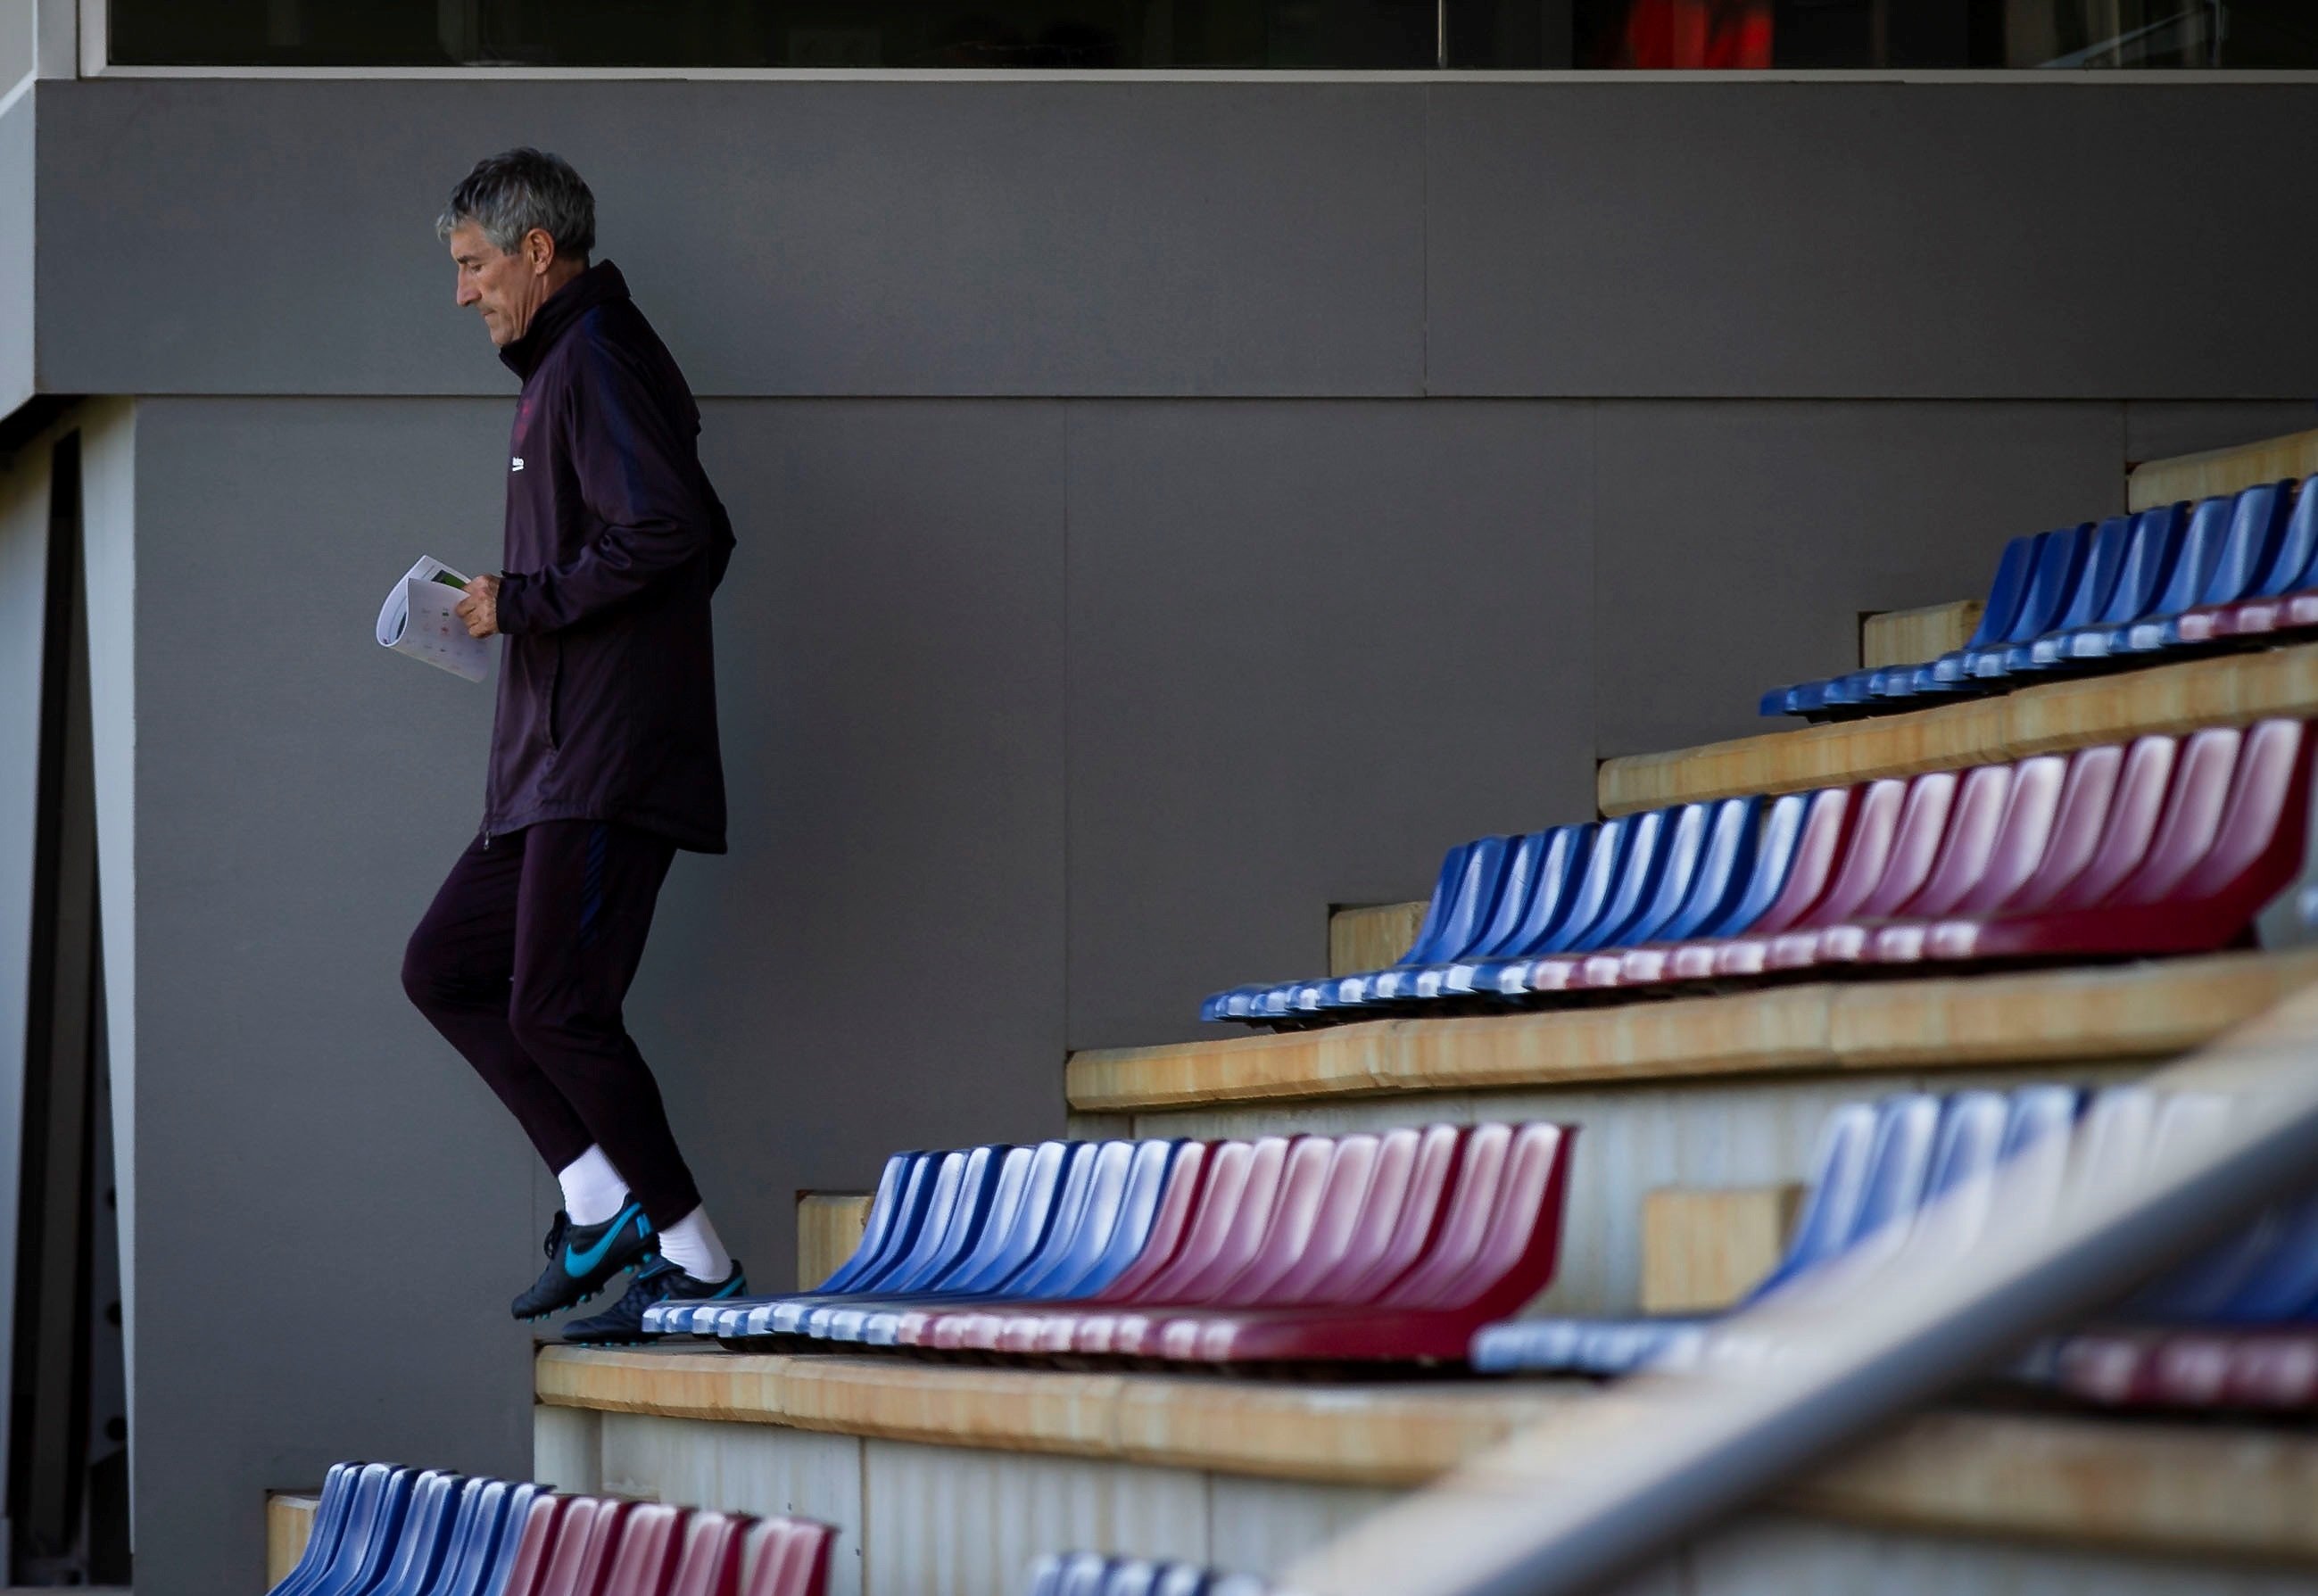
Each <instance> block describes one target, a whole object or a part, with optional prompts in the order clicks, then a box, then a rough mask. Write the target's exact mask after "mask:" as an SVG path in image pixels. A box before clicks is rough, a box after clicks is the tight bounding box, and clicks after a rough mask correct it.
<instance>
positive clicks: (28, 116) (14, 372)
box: [0, 21, 38, 417]
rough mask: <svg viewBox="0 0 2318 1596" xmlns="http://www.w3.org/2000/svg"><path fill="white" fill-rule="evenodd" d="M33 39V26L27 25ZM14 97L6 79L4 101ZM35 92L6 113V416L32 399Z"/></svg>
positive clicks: (0, 335)
mask: <svg viewBox="0 0 2318 1596" xmlns="http://www.w3.org/2000/svg"><path fill="white" fill-rule="evenodd" d="M25 26H26V31H27V33H28V34H29V32H30V30H31V23H30V22H29V21H27V22H26V24H25ZM9 92H10V88H9V79H8V78H7V77H6V76H0V98H4V97H5V96H6V95H7V94H8V93H9ZM34 94H35V91H33V90H31V89H30V88H27V89H26V90H24V92H23V93H22V94H18V95H17V96H16V100H15V103H13V104H12V105H10V106H8V107H7V109H5V110H4V111H0V417H5V416H6V415H7V414H8V413H9V412H10V411H12V410H13V409H14V408H16V407H17V406H18V405H21V404H22V403H23V402H24V401H25V400H26V399H30V398H31V397H32V392H33V387H34V380H33V371H32V332H33V327H32V319H33V316H32V271H33V265H32V263H33V251H32V214H33V212H32V205H33V198H32V196H33V175H34V172H35V170H36V167H37V166H38V157H37V148H36V140H35V139H34V122H33V112H34V104H33V98H34Z"/></svg>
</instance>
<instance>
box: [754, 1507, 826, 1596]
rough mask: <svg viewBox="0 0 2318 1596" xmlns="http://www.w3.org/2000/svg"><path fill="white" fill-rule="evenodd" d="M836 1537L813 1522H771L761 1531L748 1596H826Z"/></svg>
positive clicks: (794, 1520) (766, 1521)
mask: <svg viewBox="0 0 2318 1596" xmlns="http://www.w3.org/2000/svg"><path fill="white" fill-rule="evenodd" d="M835 1535H836V1532H835V1531H834V1530H832V1529H830V1527H829V1526H828V1525H826V1524H818V1523H815V1522H814V1521H813V1520H811V1519H767V1520H765V1521H764V1522H763V1523H761V1524H759V1526H758V1527H757V1532H756V1536H755V1540H756V1548H755V1558H756V1561H755V1565H754V1566H753V1567H751V1568H750V1572H749V1581H748V1585H747V1587H746V1591H745V1596H824V1593H825V1592H827V1591H828V1589H829V1548H830V1543H831V1540H832V1539H834V1538H835Z"/></svg>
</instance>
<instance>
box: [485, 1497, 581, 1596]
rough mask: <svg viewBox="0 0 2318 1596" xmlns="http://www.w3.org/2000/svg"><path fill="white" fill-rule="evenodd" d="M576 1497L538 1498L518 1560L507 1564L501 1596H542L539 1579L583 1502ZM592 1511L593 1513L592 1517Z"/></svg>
mask: <svg viewBox="0 0 2318 1596" xmlns="http://www.w3.org/2000/svg"><path fill="white" fill-rule="evenodd" d="M587 1500H589V1499H588V1498H585V1497H577V1496H535V1497H533V1498H532V1502H531V1511H530V1513H529V1514H528V1515H527V1516H526V1518H525V1519H524V1521H523V1538H522V1539H521V1540H519V1541H517V1543H516V1552H515V1561H514V1563H512V1564H511V1565H508V1579H507V1583H506V1584H505V1585H504V1586H503V1587H501V1589H500V1591H499V1596H540V1592H541V1591H542V1590H543V1588H544V1587H543V1586H542V1585H541V1584H540V1580H541V1578H542V1576H544V1574H546V1573H547V1565H548V1563H549V1561H550V1560H551V1559H553V1557H554V1556H555V1542H556V1538H557V1535H558V1534H559V1532H560V1531H561V1530H562V1527H563V1521H564V1519H565V1517H566V1515H567V1514H568V1513H569V1512H570V1511H571V1509H572V1508H573V1507H575V1506H577V1505H578V1504H579V1503H580V1502H583V1501H587ZM592 1512H593V1510H592V1509H591V1510H590V1513H591V1515H592Z"/></svg>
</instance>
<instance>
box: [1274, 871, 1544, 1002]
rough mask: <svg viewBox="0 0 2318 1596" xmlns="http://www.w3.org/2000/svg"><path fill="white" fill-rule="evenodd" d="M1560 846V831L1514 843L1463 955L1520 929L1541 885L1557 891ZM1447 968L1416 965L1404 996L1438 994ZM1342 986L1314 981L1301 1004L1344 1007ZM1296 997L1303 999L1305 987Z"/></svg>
mask: <svg viewBox="0 0 2318 1596" xmlns="http://www.w3.org/2000/svg"><path fill="white" fill-rule="evenodd" d="M1557 849H1558V851H1559V853H1562V854H1566V853H1567V852H1568V847H1567V844H1566V843H1565V842H1563V840H1562V837H1561V833H1560V831H1559V830H1550V831H1532V832H1530V833H1529V834H1528V835H1526V836H1524V837H1523V838H1521V839H1520V840H1519V841H1517V842H1516V843H1514V848H1513V853H1512V854H1511V856H1509V857H1508V858H1507V860H1506V862H1505V882H1504V884H1503V886H1502V887H1501V888H1500V889H1499V891H1498V892H1497V903H1496V910H1495V911H1494V912H1493V913H1491V915H1490V916H1489V921H1488V924H1487V925H1486V926H1483V927H1482V928H1480V929H1479V930H1478V931H1477V932H1476V933H1475V934H1474V936H1473V938H1472V940H1471V941H1470V942H1469V943H1468V944H1467V945H1466V946H1465V947H1464V948H1463V949H1462V950H1460V951H1461V952H1462V953H1463V954H1464V955H1467V956H1470V957H1475V958H1478V957H1484V956H1486V955H1487V950H1488V949H1489V948H1492V947H1495V946H1499V945H1500V944H1502V943H1504V942H1505V941H1506V940H1507V939H1508V938H1510V937H1512V936H1513V935H1514V933H1515V932H1516V931H1518V930H1519V929H1520V928H1521V927H1522V925H1523V923H1524V922H1525V921H1526V920H1527V919H1528V918H1529V910H1530V904H1531V902H1532V901H1533V900H1534V899H1535V898H1536V896H1537V894H1538V892H1540V891H1541V890H1543V891H1546V892H1552V891H1555V890H1556V883H1554V881H1553V879H1552V875H1553V870H1554V865H1555V863H1556V855H1557ZM1447 967H1448V966H1447V965H1445V964H1438V963H1435V964H1425V965H1422V966H1413V968H1415V983H1414V985H1413V986H1412V987H1411V988H1410V990H1408V991H1406V992H1403V993H1402V994H1401V995H1402V996H1403V997H1408V998H1435V997H1438V996H1440V994H1441V974H1442V971H1443V970H1445V969H1446V968H1447ZM1398 984H1399V983H1396V985H1398ZM1343 985H1344V983H1343V981H1341V980H1336V979H1331V980H1325V981H1320V982H1313V983H1311V984H1310V988H1309V990H1310V991H1311V992H1312V994H1313V995H1312V997H1311V1000H1309V1001H1306V1002H1301V1003H1300V1005H1299V1006H1300V1007H1302V1008H1304V1009H1306V1010H1307V1012H1308V1011H1310V1010H1312V1009H1335V1008H1342V1007H1343V1006H1344V1004H1343V997H1342V993H1343ZM1298 996H1299V999H1301V997H1302V992H1301V991H1299V994H1298Z"/></svg>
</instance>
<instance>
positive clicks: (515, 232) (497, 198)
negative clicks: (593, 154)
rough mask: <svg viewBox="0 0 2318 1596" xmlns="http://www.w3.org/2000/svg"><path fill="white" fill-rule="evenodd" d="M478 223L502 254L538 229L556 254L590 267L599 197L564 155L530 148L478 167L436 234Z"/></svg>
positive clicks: (447, 209)
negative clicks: (588, 261)
mask: <svg viewBox="0 0 2318 1596" xmlns="http://www.w3.org/2000/svg"><path fill="white" fill-rule="evenodd" d="M469 221H472V222H473V223H474V224H475V225H476V226H477V227H479V228H481V229H482V230H483V237H484V238H489V239H490V241H491V243H492V244H493V245H494V246H496V247H498V249H499V253H500V254H501V255H506V254H508V253H510V252H511V251H513V250H514V248H515V247H516V246H517V245H518V244H520V243H522V242H523V240H524V236H525V235H526V233H528V232H530V231H531V229H534V228H541V229H545V231H546V233H547V236H548V237H549V238H553V239H554V240H555V253H556V254H558V255H568V256H572V257H574V258H575V259H577V260H579V261H580V263H581V264H582V265H585V264H586V263H587V259H588V252H589V251H591V250H593V249H594V248H595V247H596V196H595V195H594V194H592V193H588V185H587V184H585V183H583V182H581V181H580V174H579V173H577V172H574V171H573V170H572V169H571V162H569V161H567V160H565V159H564V158H563V157H562V156H558V155H549V154H548V153H547V152H546V151H545V150H541V149H533V148H529V147H528V146H526V147H525V148H520V149H510V150H506V151H503V152H501V153H500V154H499V155H495V156H486V157H484V158H483V159H481V160H480V161H477V162H476V163H475V169H474V170H473V171H472V172H470V173H468V174H467V175H466V176H465V178H464V179H463V180H462V181H461V182H460V184H459V186H458V187H456V188H454V189H453V190H452V191H451V202H450V203H449V204H447V205H445V206H444V207H443V214H442V215H441V216H440V217H438V218H436V221H435V236H436V238H449V237H450V236H451V229H454V228H455V227H457V226H459V225H460V224H461V223H462V222H469Z"/></svg>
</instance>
